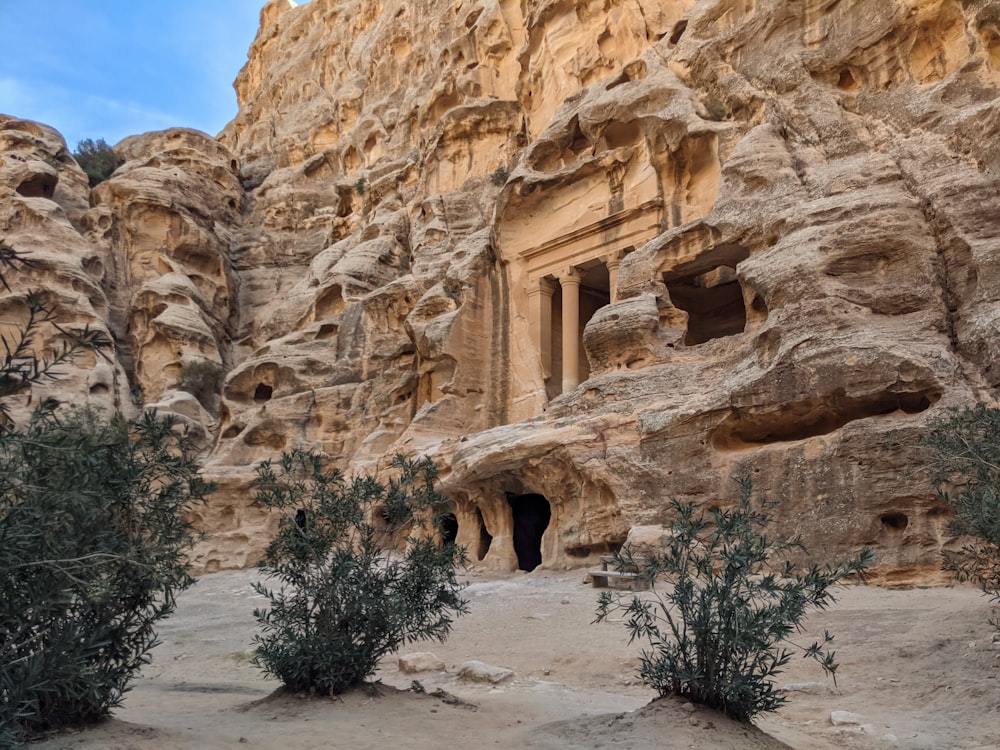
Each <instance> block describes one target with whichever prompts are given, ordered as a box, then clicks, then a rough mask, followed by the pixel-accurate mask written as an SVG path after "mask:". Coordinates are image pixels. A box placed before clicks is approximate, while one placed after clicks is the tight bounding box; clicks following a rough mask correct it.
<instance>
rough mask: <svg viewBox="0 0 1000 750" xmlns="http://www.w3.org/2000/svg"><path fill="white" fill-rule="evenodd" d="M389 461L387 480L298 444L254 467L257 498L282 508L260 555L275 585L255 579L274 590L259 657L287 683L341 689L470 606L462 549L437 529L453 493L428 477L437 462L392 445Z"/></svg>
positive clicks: (443, 628) (443, 631)
mask: <svg viewBox="0 0 1000 750" xmlns="http://www.w3.org/2000/svg"><path fill="white" fill-rule="evenodd" d="M393 467H394V469H395V471H396V473H397V476H396V478H395V479H392V480H391V481H389V482H388V483H386V484H383V483H381V482H379V481H377V480H376V479H375V478H374V477H371V476H357V477H355V478H353V479H351V480H350V481H347V480H345V479H344V478H343V477H342V475H341V474H340V473H339V472H337V471H331V470H327V469H326V468H325V460H324V458H323V457H322V456H320V455H319V454H316V453H312V452H305V451H293V452H291V453H285V454H283V455H282V456H281V458H280V460H278V461H276V462H270V461H265V462H263V463H262V464H260V465H259V466H258V467H257V478H256V480H255V482H254V484H255V486H256V488H257V496H256V499H257V502H258V503H260V504H262V505H264V506H266V507H268V508H273V509H275V510H278V511H281V512H282V516H281V520H280V521H279V527H278V533H277V535H276V536H275V538H274V540H273V541H272V542H271V544H270V546H269V547H268V549H267V552H266V553H265V555H264V558H263V560H262V562H261V564H260V568H261V570H262V571H263V572H264V573H265V574H266V576H267V577H268V578H270V579H273V580H276V581H277V582H278V587H277V588H272V587H270V586H268V585H266V584H258V585H256V586H255V589H256V590H257V592H258V593H260V594H262V595H263V596H265V597H267V599H268V600H269V602H270V608H269V609H258V610H256V611H255V612H254V615H255V616H256V618H257V621H258V623H259V624H260V633H259V634H258V635H257V637H256V643H257V653H256V657H255V663H256V664H257V665H258V666H260V667H261V668H262V669H263V670H264V672H265V673H267V674H268V675H271V676H273V677H276V678H278V679H280V680H281V681H282V682H283V683H284V684H285V686H286V687H287V688H289V689H291V690H294V691H297V692H304V691H311V692H316V693H319V694H323V695H330V694H337V693H341V692H343V691H345V690H347V689H349V688H351V687H353V686H355V685H358V684H360V683H361V682H362V681H363V680H364V679H365V678H367V677H369V676H370V675H371V674H373V673H374V671H375V669H376V667H377V666H378V662H379V659H381V657H382V656H384V655H385V654H388V653H390V652H392V651H395V650H396V649H397V648H399V647H400V646H401V645H403V644H405V643H409V642H412V641H416V640H422V639H437V640H440V641H443V640H444V639H445V638H446V637H447V635H448V633H449V632H450V630H451V625H452V619H453V617H455V616H457V615H461V614H464V613H465V612H466V611H467V605H466V602H465V601H464V600H463V599H462V598H461V596H460V591H461V588H462V586H461V584H460V583H459V582H458V580H457V574H456V569H457V566H458V565H459V564H461V563H462V562H463V561H464V550H462V549H461V548H459V547H457V546H455V545H453V544H441V543H440V539H439V534H438V533H437V531H438V527H439V524H440V518H441V512H442V511H443V510H444V509H446V507H447V505H448V502H449V501H448V499H447V498H445V497H444V496H442V495H440V494H438V493H437V492H436V491H435V489H434V480H435V478H436V476H437V471H436V469H435V467H434V465H433V463H431V462H430V461H429V460H419V461H411V460H406V459H403V458H402V457H398V456H397V457H396V459H395V461H394V463H393ZM407 531H409V532H410V535H409V537H408V538H406V539H405V544H404V545H403V548H402V549H393V544H394V542H395V541H397V540H399V539H400V538H401V537H406V532H407Z"/></svg>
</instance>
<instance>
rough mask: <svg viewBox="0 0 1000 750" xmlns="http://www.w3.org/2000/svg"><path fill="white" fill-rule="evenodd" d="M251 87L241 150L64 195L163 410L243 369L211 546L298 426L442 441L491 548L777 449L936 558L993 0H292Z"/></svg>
mask: <svg viewBox="0 0 1000 750" xmlns="http://www.w3.org/2000/svg"><path fill="white" fill-rule="evenodd" d="M414 6H419V7H414ZM236 87H237V92H238V97H239V101H240V113H239V115H238V116H237V118H236V119H235V120H234V121H233V122H232V123H231V124H230V125H229V126H228V127H227V128H226V130H225V131H224V132H223V133H222V134H221V135H220V137H219V142H220V143H221V145H219V144H217V143H214V142H212V141H211V140H210V139H206V138H203V137H201V136H198V137H195V136H194V135H192V134H190V133H186V132H185V131H168V132H167V133H166V134H154V135H148V136H143V137H141V138H140V139H138V140H135V141H133V140H132V139H130V140H129V141H126V142H125V143H124V144H120V145H119V147H118V148H119V150H120V151H121V152H122V155H123V156H125V157H126V158H127V159H128V161H127V163H126V165H125V166H124V167H123V168H122V169H120V170H119V172H117V173H116V175H115V176H114V177H113V178H112V180H110V181H109V183H107V185H106V186H104V185H102V186H100V187H99V188H98V189H96V190H95V191H94V192H93V193H92V194H91V203H92V204H93V206H94V208H92V209H91V210H90V212H89V213H87V214H86V217H85V218H84V219H82V220H81V219H80V218H79V214H80V213H81V212H80V210H79V209H78V208H77V209H73V208H72V206H70V207H68V208H64V209H63V211H64V212H65V213H66V214H67V216H71V215H75V216H77V218H76V219H73V221H77V222H80V221H82V222H83V224H85V225H86V228H87V230H88V233H87V239H88V240H89V242H90V247H92V248H94V252H98V253H104V254H105V255H106V256H107V257H108V258H110V259H111V260H108V261H102V262H104V263H105V264H106V266H107V267H108V268H115V269H126V268H127V269H130V270H129V271H128V274H123V272H122V270H117V271H116V272H115V275H114V277H113V281H112V280H111V276H109V275H108V274H105V278H103V280H102V282H101V290H102V291H103V293H104V294H105V295H106V296H107V298H108V300H109V302H108V306H109V312H108V315H107V317H102V318H101V319H102V320H108V321H109V326H110V327H111V328H112V329H113V330H115V331H116V332H118V333H119V336H120V339H119V340H120V341H122V342H127V346H126V345H125V344H123V345H122V347H121V349H122V362H123V364H124V367H125V369H126V370H128V372H129V373H130V374H131V377H132V378H133V380H134V382H135V383H136V384H137V385H138V386H139V387H140V388H141V390H142V392H143V395H144V397H145V398H146V399H147V400H163V399H166V400H171V399H173V400H172V401H171V403H177V400H176V399H175V397H174V396H173V395H172V393H173V391H172V390H171V389H172V386H173V383H174V381H175V380H176V368H178V367H179V364H180V363H181V362H183V361H184V360H185V359H186V358H191V357H199V358H205V359H209V360H212V361H216V362H219V363H221V364H222V365H223V366H224V367H225V369H226V371H227V372H228V376H227V378H226V382H225V385H224V388H223V392H222V397H221V404H220V406H219V413H218V417H219V420H218V425H213V422H212V420H213V418H214V413H211V412H206V415H205V416H200V417H199V418H200V420H201V424H202V425H203V426H204V428H205V429H206V432H207V433H211V434H214V435H216V441H215V444H214V447H213V449H212V452H211V454H210V457H209V465H210V471H211V472H212V473H214V474H215V475H217V476H219V477H222V478H223V484H224V489H223V491H222V492H220V493H219V495H217V496H216V498H215V499H214V500H213V501H212V503H211V507H210V508H208V509H206V511H205V513H204V514H202V517H201V518H200V519H199V520H200V521H201V523H203V525H204V527H205V528H206V529H207V530H208V531H209V538H208V540H207V541H206V542H205V544H204V545H203V546H202V548H201V550H200V551H199V559H200V560H201V562H202V564H203V565H204V566H205V567H206V568H210V569H214V568H217V567H224V566H227V565H242V564H246V563H247V562H249V561H252V560H253V559H254V557H255V556H256V555H257V554H259V551H260V549H261V548H262V546H263V544H264V541H265V540H266V538H267V534H268V533H269V528H270V527H269V526H268V523H269V522H268V520H267V519H266V518H265V517H263V516H262V515H261V514H260V513H259V512H258V511H256V510H255V509H254V508H253V507H252V505H251V504H250V496H251V493H250V491H249V490H248V489H247V487H248V482H249V480H250V478H251V477H252V466H253V464H254V463H255V462H257V461H258V460H260V459H262V458H267V457H271V456H274V455H276V454H277V453H278V452H280V451H281V450H284V449H288V448H292V447H296V446H304V447H314V448H319V449H321V450H324V451H326V452H327V453H329V454H330V455H331V456H332V457H334V459H335V461H336V462H337V463H338V464H339V465H340V466H341V467H342V468H343V469H345V470H346V471H348V472H350V471H352V470H362V469H365V470H368V469H376V470H379V469H382V468H384V467H386V466H387V464H388V457H390V456H391V455H392V454H393V453H395V452H402V453H406V454H411V455H413V454H428V455H431V456H432V457H433V458H434V459H435V460H437V461H438V462H439V464H440V465H441V466H442V467H443V469H444V474H443V486H444V488H445V489H446V491H447V492H448V493H449V494H450V495H451V497H453V498H454V501H455V508H454V516H455V521H456V522H457V525H458V532H457V539H458V542H459V543H461V544H465V545H467V546H468V547H469V550H470V554H471V557H472V558H473V559H474V560H476V561H478V562H479V563H480V564H482V565H484V566H488V567H492V568H497V569H514V568H517V567H523V568H528V567H533V565H534V564H535V563H536V562H537V561H538V560H540V562H541V565H542V566H543V567H563V566H570V565H579V564H585V563H587V562H589V561H591V560H592V559H593V558H595V557H596V556H597V555H598V554H600V553H603V552H607V551H609V550H612V549H615V548H617V547H618V546H619V545H620V544H621V543H622V542H624V541H625V539H626V538H627V536H628V533H629V530H630V529H632V528H634V527H637V526H656V525H658V524H662V523H664V522H668V521H669V519H668V517H667V503H666V498H667V497H670V496H673V497H678V498H681V499H686V500H694V501H696V502H698V503H700V504H703V505H706V506H707V505H717V504H721V503H725V502H726V501H727V500H728V499H730V498H732V497H734V496H735V494H736V486H735V483H734V482H733V476H734V475H744V474H745V475H749V476H751V477H752V478H753V479H754V482H755V486H756V487H757V489H758V490H759V491H761V492H766V493H767V494H769V495H770V496H772V497H774V498H777V499H779V500H780V501H781V504H780V510H779V512H778V515H779V517H780V519H781V523H782V527H783V528H782V530H783V531H785V532H787V533H791V534H798V535H800V536H801V537H802V539H803V541H804V542H805V543H806V546H807V548H808V550H809V552H810V554H811V555H813V556H814V557H817V558H829V557H832V556H834V555H841V554H844V553H847V552H849V551H851V550H854V549H857V548H858V547H860V546H862V545H870V546H874V547H875V548H876V550H877V553H878V564H879V566H880V569H881V571H882V573H883V574H884V576H885V578H886V579H887V580H898V581H904V580H910V579H913V578H919V577H923V578H924V579H925V580H926V578H927V577H928V576H932V575H933V571H934V570H936V567H937V558H936V556H937V554H938V553H939V551H940V549H941V548H942V546H944V545H947V544H950V543H952V542H953V541H954V540H952V539H951V538H950V537H949V536H948V535H947V532H946V530H945V525H946V520H947V513H946V512H945V510H944V509H943V508H942V507H941V505H940V504H939V503H938V501H937V500H936V499H935V497H934V494H933V492H932V490H931V488H930V486H929V483H928V479H927V477H926V476H925V475H924V474H923V473H922V471H921V466H922V465H923V463H924V457H923V454H922V453H921V451H920V449H919V448H918V446H917V440H918V436H919V435H920V434H921V433H922V431H923V430H924V429H925V427H926V424H927V422H928V420H930V419H932V418H934V417H935V416H936V415H938V414H940V413H941V412H942V410H943V409H944V408H946V407H948V406H954V405H959V404H965V403H970V402H972V401H974V400H984V399H987V400H988V399H990V398H992V397H993V396H994V394H995V392H996V388H997V386H998V384H1000V370H998V349H997V347H998V344H997V341H998V340H1000V339H998V335H997V334H998V326H1000V272H998V270H1000V269H998V268H997V264H998V262H1000V249H998V247H1000V246H998V242H997V235H998V232H1000V223H998V221H997V218H996V216H995V213H996V211H995V207H996V205H997V198H998V194H997V193H998V181H997V176H996V170H997V169H998V168H1000V163H998V160H997V156H996V154H997V153H1000V150H998V146H1000V142H998V141H1000V128H998V127H997V121H998V97H997V94H998V87H1000V13H998V11H997V9H996V7H995V3H989V2H964V3H962V2H959V1H958V0H919V1H918V0H885V2H880V3H870V2H863V0H839V1H838V0H807V1H806V2H799V3H784V2H779V0H745V1H741V2H729V1H728V0H703V1H701V2H695V1H694V0H675V1H674V2H662V0H657V1H656V2H654V1H653V0H623V1H622V2H618V3H606V2H598V1H596V0H595V1H589V2H566V1H565V0H535V1H533V2H513V1H510V2H508V1H507V0H502V1H501V2H499V3H497V2H486V0H463V2H458V3H456V2H451V1H450V0H449V1H448V2H446V1H445V0H429V1H428V2H426V3H419V4H415V3H408V2H403V0H380V1H379V2H375V1H374V0H347V1H346V2H345V1H343V0H339V1H337V2H334V1H333V0H312V2H310V3H308V4H305V5H301V6H296V5H295V4H294V3H291V2H288V0H271V2H268V3H267V4H266V6H265V7H264V9H263V11H262V13H261V29H260V32H259V34H258V37H257V39H256V41H255V42H254V44H253V47H252V48H251V50H250V55H249V61H248V63H247V65H246V67H245V68H244V69H243V71H242V72H241V73H240V75H239V78H238V79H237V82H236ZM11 148H12V147H10V146H8V147H7V149H11ZM4 156H5V158H6V156H7V154H6V152H5V154H4ZM43 161H44V160H43ZM45 166H46V165H45V164H44V163H43V164H42V165H41V166H36V168H33V169H32V168H28V167H25V166H24V163H23V162H22V163H19V164H18V166H17V169H18V170H20V171H19V172H18V176H16V177H13V176H12V177H11V178H10V179H9V180H8V181H9V182H10V184H11V185H14V183H15V182H16V183H17V184H16V185H14V186H13V187H12V188H11V190H14V191H16V190H17V189H18V188H21V187H22V186H23V190H26V191H28V192H29V193H32V194H33V195H34V194H39V193H40V194H41V195H42V197H27V196H26V194H25V193H23V192H22V193H21V197H19V198H18V199H17V200H18V201H25V200H26V201H48V202H49V203H51V200H49V198H46V197H44V193H45V191H47V190H52V189H53V188H52V185H51V175H50V174H49V171H47V170H46V169H45V168H43V167H45ZM49 166H51V165H49ZM69 168H71V165H68V166H67V169H69ZM57 171H58V170H57ZM10 174H13V173H12V172H11V173H10ZM73 174H74V175H76V177H75V178H74V179H76V180H77V182H79V179H78V178H79V174H77V172H73ZM237 174H238V180H239V181H238V182H237ZM60 184H61V183H57V184H56V186H55V188H54V190H55V197H56V200H58V199H59V191H60V189H61V188H60V187H59V185H60ZM77 194H79V191H78V193H77ZM167 198H169V199H170V200H167ZM63 202H64V203H65V200H64V201H63ZM5 204H6V202H5ZM67 205H69V204H67ZM74 210H75V211H76V214H72V211H74ZM71 217H72V216H71ZM102 222H103V224H102ZM74 241H76V240H74ZM105 255H102V256H101V257H102V258H103V257H105ZM114 264H117V265H114ZM126 355H127V356H130V357H132V360H131V361H130V360H128V359H127V356H126ZM182 406H183V404H181V405H180V406H178V407H177V408H181V407H182ZM539 539H540V541H539Z"/></svg>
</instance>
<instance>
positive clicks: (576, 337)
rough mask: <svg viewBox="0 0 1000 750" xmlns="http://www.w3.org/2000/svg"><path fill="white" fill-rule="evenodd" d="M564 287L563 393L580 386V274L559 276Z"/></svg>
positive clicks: (565, 273)
mask: <svg viewBox="0 0 1000 750" xmlns="http://www.w3.org/2000/svg"><path fill="white" fill-rule="evenodd" d="M559 283H560V284H561V285H562V392H563V393H569V392H570V391H571V390H573V389H574V388H576V387H577V386H578V385H579V384H580V372H579V365H580V273H579V272H578V271H577V270H576V269H575V268H572V267H570V268H568V269H566V270H565V271H563V272H562V273H561V274H559Z"/></svg>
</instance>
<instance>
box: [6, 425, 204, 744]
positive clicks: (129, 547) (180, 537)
mask: <svg viewBox="0 0 1000 750" xmlns="http://www.w3.org/2000/svg"><path fill="white" fill-rule="evenodd" d="M192 456H193V446H192V445H191V443H190V442H189V441H188V440H187V438H186V436H185V435H184V434H183V433H182V432H181V431H180V429H179V427H178V425H177V423H176V422H174V421H171V420H166V419H159V418H158V417H157V416H156V415H155V414H154V413H152V412H147V413H146V414H144V415H142V417H140V418H139V419H138V420H136V421H135V422H131V423H129V422H125V421H123V420H121V419H110V420H109V419H104V418H103V417H100V416H97V415H96V414H95V413H94V412H92V411H89V410H78V411H73V412H70V413H69V414H65V415H57V412H56V409H55V407H49V408H47V409H42V410H39V411H37V412H36V414H35V416H34V418H33V419H32V420H31V422H30V423H29V424H28V425H27V426H25V427H24V428H22V429H19V430H18V429H13V428H10V427H7V428H5V429H3V431H2V432H0V725H4V726H7V727H8V728H13V730H14V731H17V732H20V733H24V734H26V735H28V736H31V735H34V734H37V733H39V732H44V731H48V730H51V729H55V728H59V727H62V726H68V725H79V724H85V723H89V722H93V721H97V720H99V719H101V718H103V717H105V716H106V715H107V714H108V713H109V711H110V710H111V709H112V708H114V707H115V706H117V705H119V704H120V702H121V699H122V696H123V694H124V693H125V691H126V690H127V689H128V686H129V682H130V681H131V680H132V679H133V678H134V677H135V675H136V673H137V672H138V670H139V669H140V667H141V666H142V665H143V664H145V663H147V662H148V658H149V657H148V654H149V651H150V649H151V648H152V647H153V646H154V645H156V642H157V641H156V633H155V630H154V626H155V624H156V623H157V621H158V620H160V619H161V618H163V617H165V616H166V615H167V614H169V613H170V612H171V611H172V610H173V609H174V601H175V596H176V594H177V592H179V591H180V590H182V589H184V588H185V587H187V586H188V585H189V584H190V583H191V582H192V579H191V578H190V577H189V575H188V573H187V564H186V559H185V552H186V550H187V549H188V547H189V545H190V543H191V541H192V535H191V533H190V532H189V530H188V528H187V527H186V526H185V524H184V523H183V521H182V520H181V513H182V511H183V510H184V509H185V508H187V507H188V506H189V505H190V504H191V503H192V502H193V501H194V500H196V499H200V498H202V497H204V496H205V494H206V493H208V492H209V491H211V489H212V487H210V486H209V485H207V484H206V483H205V482H203V481H202V480H201V479H200V478H199V477H198V475H197V468H198V467H197V465H196V463H195V462H194V460H193V458H192Z"/></svg>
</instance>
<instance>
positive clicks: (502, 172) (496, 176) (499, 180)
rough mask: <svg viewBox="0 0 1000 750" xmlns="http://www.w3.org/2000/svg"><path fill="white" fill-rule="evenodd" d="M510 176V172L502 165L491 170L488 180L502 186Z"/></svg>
mask: <svg viewBox="0 0 1000 750" xmlns="http://www.w3.org/2000/svg"><path fill="white" fill-rule="evenodd" d="M509 177H510V172H508V171H507V168H506V167H504V166H503V165H501V166H499V167H497V168H496V169H494V170H493V174H491V175H490V182H492V183H493V184H494V185H496V186H497V187H503V186H504V185H506V184H507V179H508V178H509Z"/></svg>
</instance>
